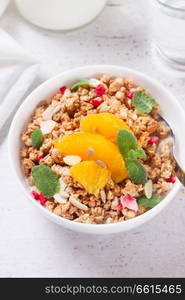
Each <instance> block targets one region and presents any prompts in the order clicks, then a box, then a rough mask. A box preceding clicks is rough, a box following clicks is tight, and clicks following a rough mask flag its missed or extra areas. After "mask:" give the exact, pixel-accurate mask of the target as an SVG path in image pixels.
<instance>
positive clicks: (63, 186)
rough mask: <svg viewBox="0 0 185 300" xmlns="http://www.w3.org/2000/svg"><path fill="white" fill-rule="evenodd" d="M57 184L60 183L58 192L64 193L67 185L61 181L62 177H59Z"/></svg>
mask: <svg viewBox="0 0 185 300" xmlns="http://www.w3.org/2000/svg"><path fill="white" fill-rule="evenodd" d="M59 182H60V190H61V191H64V190H65V188H66V187H67V184H66V183H65V182H64V181H63V179H62V177H60V179H59Z"/></svg>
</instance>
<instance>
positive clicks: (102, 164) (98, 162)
mask: <svg viewBox="0 0 185 300" xmlns="http://www.w3.org/2000/svg"><path fill="white" fill-rule="evenodd" d="M96 162H97V164H98V165H100V166H101V167H103V168H107V166H106V164H105V163H104V162H103V161H102V160H99V159H98V160H96Z"/></svg>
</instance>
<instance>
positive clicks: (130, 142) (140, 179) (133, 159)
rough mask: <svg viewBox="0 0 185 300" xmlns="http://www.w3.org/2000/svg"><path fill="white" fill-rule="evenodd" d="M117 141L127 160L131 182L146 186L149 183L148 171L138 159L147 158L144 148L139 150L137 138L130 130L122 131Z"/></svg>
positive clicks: (119, 132)
mask: <svg viewBox="0 0 185 300" xmlns="http://www.w3.org/2000/svg"><path fill="white" fill-rule="evenodd" d="M116 141H117V145H118V148H119V151H120V153H121V155H122V156H123V158H124V159H125V163H126V168H127V170H128V174H129V177H130V178H131V180H132V181H133V182H134V183H135V184H145V183H146V182H147V173H146V169H145V168H144V166H143V165H142V164H141V163H140V162H139V161H138V160H137V159H138V158H145V157H146V154H145V152H144V150H143V149H142V148H138V146H137V140H136V137H135V136H134V135H133V134H132V133H131V132H130V131H128V130H125V129H120V130H119V131H118V134H117V138H116Z"/></svg>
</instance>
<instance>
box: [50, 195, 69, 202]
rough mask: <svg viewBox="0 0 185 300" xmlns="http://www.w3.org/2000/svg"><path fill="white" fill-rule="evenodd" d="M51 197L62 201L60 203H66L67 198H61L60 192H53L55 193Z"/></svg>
mask: <svg viewBox="0 0 185 300" xmlns="http://www.w3.org/2000/svg"><path fill="white" fill-rule="evenodd" d="M53 198H54V199H55V201H56V202H58V203H62V204H63V203H66V202H67V200H66V199H65V198H62V197H61V195H60V194H55V195H54V196H53Z"/></svg>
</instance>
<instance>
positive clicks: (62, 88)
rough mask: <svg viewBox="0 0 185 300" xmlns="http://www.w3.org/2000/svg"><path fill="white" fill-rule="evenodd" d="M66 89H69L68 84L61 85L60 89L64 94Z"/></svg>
mask: <svg viewBox="0 0 185 300" xmlns="http://www.w3.org/2000/svg"><path fill="white" fill-rule="evenodd" d="M66 89H67V86H65V85H64V86H61V87H60V89H59V90H60V92H61V94H62V95H64V93H65V90H66Z"/></svg>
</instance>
